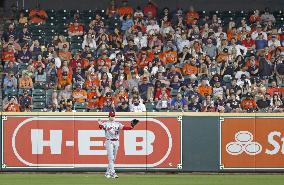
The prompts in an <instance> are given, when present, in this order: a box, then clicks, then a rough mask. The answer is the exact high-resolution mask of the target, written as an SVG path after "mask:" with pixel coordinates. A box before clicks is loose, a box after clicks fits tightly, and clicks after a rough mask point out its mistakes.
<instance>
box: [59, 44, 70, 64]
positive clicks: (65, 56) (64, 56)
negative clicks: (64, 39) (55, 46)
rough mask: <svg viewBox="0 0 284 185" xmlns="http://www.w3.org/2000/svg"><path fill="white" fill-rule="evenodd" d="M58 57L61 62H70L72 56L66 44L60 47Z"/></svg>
mask: <svg viewBox="0 0 284 185" xmlns="http://www.w3.org/2000/svg"><path fill="white" fill-rule="evenodd" d="M58 56H59V58H60V59H61V61H64V60H67V61H70V60H71V59H72V54H71V52H70V51H69V48H68V45H67V44H63V45H62V50H59V54H58Z"/></svg>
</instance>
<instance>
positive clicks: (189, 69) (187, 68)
mask: <svg viewBox="0 0 284 185" xmlns="http://www.w3.org/2000/svg"><path fill="white" fill-rule="evenodd" d="M182 73H183V75H189V76H191V75H195V76H196V75H197V73H198V68H197V67H196V65H195V60H193V59H191V60H187V62H186V64H184V66H183V68H182Z"/></svg>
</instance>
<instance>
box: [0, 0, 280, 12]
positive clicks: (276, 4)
mask: <svg viewBox="0 0 284 185" xmlns="http://www.w3.org/2000/svg"><path fill="white" fill-rule="evenodd" d="M37 1H38V0H20V1H16V0H9V1H8V0H6V1H5V0H4V2H5V4H6V6H7V7H8V6H9V5H11V4H13V3H15V4H17V2H18V4H19V6H20V7H23V3H24V7H25V8H33V7H35V6H36V3H37ZM1 2H3V1H1ZM39 2H40V4H41V6H42V7H44V8H46V9H81V10H84V9H96V8H99V9H101V8H105V7H106V6H107V4H108V0H103V1H100V0H81V1H77V0H39ZM117 2H120V1H117ZM154 2H155V3H156V4H157V5H158V6H159V7H166V6H167V7H171V8H185V9H186V7H187V8H188V7H189V6H190V5H193V6H194V7H196V9H197V10H251V9H255V8H258V9H264V8H265V7H270V8H271V9H273V10H277V9H279V8H280V7H283V6H284V1H283V0H253V1H249V3H248V1H247V0H238V1H233V0H190V1H188V0H175V1H172V0H155V1H154ZM129 3H130V4H131V5H133V7H136V6H143V5H144V4H146V3H147V0H139V1H137V0H129Z"/></svg>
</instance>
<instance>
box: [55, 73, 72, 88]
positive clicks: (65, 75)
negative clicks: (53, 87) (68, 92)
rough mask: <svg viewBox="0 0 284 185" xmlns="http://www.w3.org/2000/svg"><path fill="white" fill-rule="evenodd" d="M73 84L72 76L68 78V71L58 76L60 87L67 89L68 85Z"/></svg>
mask: <svg viewBox="0 0 284 185" xmlns="http://www.w3.org/2000/svg"><path fill="white" fill-rule="evenodd" d="M71 85H72V77H71V79H70V78H68V73H67V72H66V71H64V72H63V73H62V76H61V77H58V89H65V87H66V86H71Z"/></svg>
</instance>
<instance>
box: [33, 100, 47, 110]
mask: <svg viewBox="0 0 284 185" xmlns="http://www.w3.org/2000/svg"><path fill="white" fill-rule="evenodd" d="M45 105H46V104H45V102H33V110H34V109H44V108H45Z"/></svg>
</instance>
